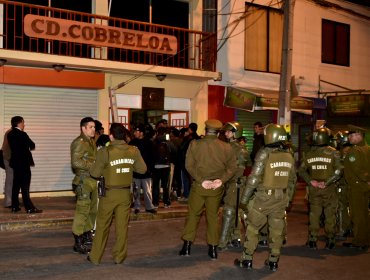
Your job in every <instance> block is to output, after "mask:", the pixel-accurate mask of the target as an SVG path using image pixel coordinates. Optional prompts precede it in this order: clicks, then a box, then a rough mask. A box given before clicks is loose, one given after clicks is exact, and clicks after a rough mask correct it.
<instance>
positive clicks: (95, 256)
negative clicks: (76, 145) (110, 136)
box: [90, 140, 147, 264]
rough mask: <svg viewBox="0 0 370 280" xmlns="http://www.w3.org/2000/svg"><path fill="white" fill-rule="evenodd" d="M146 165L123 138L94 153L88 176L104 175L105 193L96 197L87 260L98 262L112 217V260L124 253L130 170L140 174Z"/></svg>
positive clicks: (129, 198) (118, 258)
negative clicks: (113, 243)
mask: <svg viewBox="0 0 370 280" xmlns="http://www.w3.org/2000/svg"><path fill="white" fill-rule="evenodd" d="M146 170H147V168H146V165H145V162H144V160H143V158H142V157H141V154H140V151H139V150H138V149H137V148H136V147H135V146H129V145H127V144H126V142H125V141H123V140H115V141H112V142H111V144H110V145H109V146H108V147H104V148H102V149H100V150H99V151H98V153H97V157H96V163H95V164H94V165H93V166H92V167H91V169H90V174H91V176H93V177H95V178H97V177H100V176H104V178H105V183H106V195H105V196H104V197H101V198H100V199H99V209H98V216H97V220H96V233H95V236H94V241H93V246H92V249H91V252H90V260H91V262H92V263H94V264H99V263H100V261H101V258H102V256H103V253H104V249H105V246H106V243H107V239H108V235H109V228H110V225H111V222H112V218H113V216H114V218H115V226H116V243H115V245H114V247H113V252H112V253H113V258H114V261H115V263H122V262H123V261H124V259H125V258H126V256H127V231H128V222H129V217H130V206H131V202H132V195H131V192H130V186H131V183H132V173H133V172H134V171H135V172H137V173H139V174H144V173H145V172H146Z"/></svg>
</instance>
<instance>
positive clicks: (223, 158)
mask: <svg viewBox="0 0 370 280" xmlns="http://www.w3.org/2000/svg"><path fill="white" fill-rule="evenodd" d="M185 167H186V169H187V171H188V172H189V174H190V175H191V176H192V177H193V178H194V182H193V184H192V187H191V191H190V195H189V200H188V215H187V219H186V224H185V228H184V230H183V233H182V239H183V240H185V241H191V242H193V241H194V239H195V235H196V230H197V227H198V224H199V220H200V217H201V215H202V212H203V210H204V207H205V208H206V217H207V241H208V244H209V245H213V246H216V245H218V241H219V228H218V209H219V207H220V202H221V198H222V196H223V193H224V187H223V186H221V187H220V188H217V189H205V188H203V187H202V182H203V181H205V180H215V179H220V180H221V181H222V183H225V182H227V181H228V180H229V179H230V178H231V177H232V176H233V175H234V174H235V171H236V168H237V166H236V159H235V154H234V153H233V151H232V149H231V146H230V145H229V144H227V143H225V142H223V141H221V140H219V139H217V136H216V135H206V136H205V137H204V138H203V139H200V140H194V141H191V143H190V146H189V149H188V151H187V153H186V160H185Z"/></svg>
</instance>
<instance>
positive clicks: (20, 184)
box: [8, 116, 42, 213]
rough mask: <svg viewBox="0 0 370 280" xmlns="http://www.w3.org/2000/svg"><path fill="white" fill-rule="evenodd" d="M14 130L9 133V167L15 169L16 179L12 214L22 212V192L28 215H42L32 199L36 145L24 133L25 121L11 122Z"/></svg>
mask: <svg viewBox="0 0 370 280" xmlns="http://www.w3.org/2000/svg"><path fill="white" fill-rule="evenodd" d="M11 124H12V130H11V131H9V133H8V142H9V147H10V150H11V156H10V162H9V165H10V167H11V168H13V171H14V179H13V189H12V212H13V213H16V212H18V211H20V210H21V208H20V207H19V199H18V194H19V190H21V192H22V200H23V205H24V208H26V212H27V213H41V212H42V210H40V209H37V208H36V207H35V206H34V205H33V203H32V201H31V198H30V184H31V168H30V167H31V166H34V165H35V163H34V161H33V157H32V153H31V150H34V149H35V143H34V142H33V141H32V140H31V138H30V137H29V136H28V135H27V133H26V132H24V127H25V125H24V119H23V118H22V117H21V116H15V117H13V118H12V120H11Z"/></svg>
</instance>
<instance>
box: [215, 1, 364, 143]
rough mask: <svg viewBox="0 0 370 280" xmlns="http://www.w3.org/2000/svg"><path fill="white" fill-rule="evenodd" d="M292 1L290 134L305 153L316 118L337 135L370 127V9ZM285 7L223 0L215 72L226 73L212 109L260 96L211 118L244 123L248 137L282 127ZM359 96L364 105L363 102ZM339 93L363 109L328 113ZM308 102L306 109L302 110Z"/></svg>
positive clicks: (277, 3) (275, 3) (279, 3)
mask: <svg viewBox="0 0 370 280" xmlns="http://www.w3.org/2000/svg"><path fill="white" fill-rule="evenodd" d="M292 2H293V3H292V5H293V10H292V11H293V23H292V26H293V30H292V34H293V35H292V41H293V44H292V50H291V51H292V65H291V66H292V75H293V76H294V77H293V79H292V83H291V95H292V96H293V97H294V98H292V101H291V102H292V103H291V109H292V116H291V135H292V139H293V142H294V144H295V145H297V146H300V147H301V150H302V149H304V145H305V139H304V135H305V134H307V133H309V132H310V131H311V130H312V128H313V124H314V123H315V121H316V120H320V119H324V120H326V122H327V125H328V126H329V127H330V128H332V129H333V130H339V129H342V128H343V126H344V125H346V124H347V123H349V122H352V123H356V124H357V125H362V126H365V127H366V126H367V127H368V126H369V125H368V122H367V121H366V119H368V117H369V115H368V114H369V112H368V111H367V110H366V109H365V108H366V107H369V98H368V96H369V90H370V79H369V77H370V76H369V74H368V71H367V69H368V68H369V67H370V52H369V51H368V50H369V48H370V24H369V23H370V9H369V7H367V6H364V5H358V4H354V3H350V2H347V1H335V0H328V1H318V0H295V1H292ZM283 3H285V1H266V0H257V1H227V0H224V1H222V0H221V1H219V2H218V10H219V15H220V16H219V20H218V29H219V30H221V31H222V32H218V46H217V47H218V60H217V70H218V71H220V72H221V73H222V81H219V82H213V81H211V82H210V87H209V98H210V99H213V102H210V106H212V104H213V103H215V104H216V103H218V104H223V103H224V101H225V98H224V96H225V95H224V93H225V94H226V93H227V94H229V93H231V94H234V95H242V96H243V97H244V98H252V97H253V96H255V100H254V101H253V102H255V103H254V104H255V105H254V106H252V108H248V110H246V109H240V107H239V108H238V109H235V107H234V108H232V107H231V108H230V106H229V107H225V106H224V107H223V108H224V111H215V110H210V113H212V114H213V115H214V116H215V117H220V119H222V120H223V121H228V120H230V119H238V120H240V121H241V122H242V124H245V131H244V134H245V135H247V137H248V138H249V139H250V137H251V136H252V124H253V122H254V121H258V120H261V121H262V122H263V124H266V123H268V122H277V108H278V106H277V105H278V92H279V85H280V68H281V53H282V45H283V44H282V34H283V30H284V27H283V12H282V9H283V6H282V5H283ZM238 90H240V91H242V93H238ZM235 92H236V93H235ZM243 92H244V93H243ZM243 94H244V95H243ZM234 95H233V96H234ZM359 95H361V96H362V97H361V98H360V99H361V100H362V101H359V102H358V101H356V99H357V98H358V96H359ZM245 96H246V97H245ZM251 96H252V97H251ZM333 96H350V97H348V98H347V97H345V98H342V99H343V100H341V101H340V103H341V104H342V105H343V104H344V103H346V102H347V105H348V106H353V105H349V104H350V103H352V104H353V103H356V102H358V103H359V105H358V106H359V107H361V108H359V109H358V108H357V107H356V108H354V109H351V112H350V110H349V111H348V112H344V110H347V109H345V108H343V107H344V106H345V105H343V106H342V109H343V111H342V113H344V114H337V113H339V112H336V113H333V112H331V113H330V110H329V111H328V106H327V105H328V98H329V99H330V97H333ZM363 96H365V97H363ZM306 101H307V102H308V103H307V104H305V105H307V106H303V107H300V104H303V103H305V102H306ZM329 101H330V100H329ZM301 102H303V103H301ZM361 102H362V103H361ZM309 103H311V106H309ZM337 103H338V102H337ZM229 105H230V104H229ZM231 105H232V104H231ZM237 106H240V104H239V105H237ZM360 110H361V113H359V114H358V113H356V111H360ZM249 143H250V144H251V141H250V140H249Z"/></svg>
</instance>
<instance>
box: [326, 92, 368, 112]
mask: <svg viewBox="0 0 370 280" xmlns="http://www.w3.org/2000/svg"><path fill="white" fill-rule="evenodd" d="M327 104H328V107H327V109H328V114H329V115H330V116H370V108H369V107H370V96H369V95H365V94H357V95H341V96H328V97H327Z"/></svg>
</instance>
